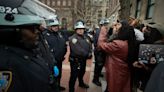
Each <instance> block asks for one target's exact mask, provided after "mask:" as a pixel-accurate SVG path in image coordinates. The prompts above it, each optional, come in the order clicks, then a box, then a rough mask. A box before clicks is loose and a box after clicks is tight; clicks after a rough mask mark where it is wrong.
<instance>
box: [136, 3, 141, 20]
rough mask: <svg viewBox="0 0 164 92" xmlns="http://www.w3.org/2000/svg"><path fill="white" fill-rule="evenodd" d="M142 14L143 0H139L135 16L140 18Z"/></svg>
mask: <svg viewBox="0 0 164 92" xmlns="http://www.w3.org/2000/svg"><path fill="white" fill-rule="evenodd" d="M140 14H141V0H137V6H136V14H135V17H136V18H139V17H140Z"/></svg>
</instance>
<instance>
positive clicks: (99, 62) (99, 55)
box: [92, 18, 109, 86]
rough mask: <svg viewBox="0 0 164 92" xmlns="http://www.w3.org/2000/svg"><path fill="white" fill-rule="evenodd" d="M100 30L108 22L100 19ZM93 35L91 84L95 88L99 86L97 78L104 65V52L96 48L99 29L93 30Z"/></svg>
mask: <svg viewBox="0 0 164 92" xmlns="http://www.w3.org/2000/svg"><path fill="white" fill-rule="evenodd" d="M99 24H100V28H101V26H103V25H108V24H109V20H108V19H106V18H102V19H101V20H100V23H99ZM95 31H96V32H95V35H94V55H95V68H94V77H93V80H92V82H93V83H94V84H96V85H97V86H101V82H100V81H99V77H100V75H101V71H102V68H103V66H104V63H105V52H103V51H101V50H99V49H98V48H97V41H98V37H99V33H100V29H98V28H97V29H96V30H95Z"/></svg>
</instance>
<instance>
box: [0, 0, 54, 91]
mask: <svg viewBox="0 0 164 92" xmlns="http://www.w3.org/2000/svg"><path fill="white" fill-rule="evenodd" d="M0 2H1V3H0V7H1V10H3V11H1V12H0V20H1V21H0V92H52V89H51V86H50V74H51V71H50V69H49V66H48V65H47V64H46V61H45V60H44V59H43V58H42V57H40V56H37V55H36V54H35V53H34V51H33V49H36V47H37V44H38V28H39V25H40V23H41V20H42V18H40V17H37V16H34V15H27V14H26V13H25V12H24V13H23V14H22V12H20V11H18V7H19V9H20V8H21V9H22V8H23V7H21V4H22V3H23V2H24V1H22V0H17V2H16V1H11V0H5V1H4V0H0ZM24 11H26V12H27V11H29V10H28V9H27V8H26V9H24Z"/></svg>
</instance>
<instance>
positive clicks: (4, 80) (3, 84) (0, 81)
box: [0, 71, 12, 92]
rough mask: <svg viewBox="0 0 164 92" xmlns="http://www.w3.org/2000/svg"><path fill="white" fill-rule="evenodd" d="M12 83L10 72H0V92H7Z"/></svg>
mask: <svg viewBox="0 0 164 92" xmlns="http://www.w3.org/2000/svg"><path fill="white" fill-rule="evenodd" d="M11 82H12V72H11V71H0V92H7V90H8V88H9V87H10V84H11Z"/></svg>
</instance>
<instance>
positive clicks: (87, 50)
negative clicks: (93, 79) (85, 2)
mask: <svg viewBox="0 0 164 92" xmlns="http://www.w3.org/2000/svg"><path fill="white" fill-rule="evenodd" d="M74 29H75V34H74V35H73V36H71V37H70V38H69V45H70V66H71V76H70V80H69V92H74V86H75V82H76V79H77V77H78V80H79V86H80V87H82V88H89V86H88V85H87V84H85V83H84V81H83V76H84V74H85V68H86V60H87V58H89V57H91V45H90V44H91V43H90V41H89V39H88V38H87V37H86V36H85V35H84V30H85V26H84V24H83V23H82V22H81V21H78V22H77V23H76V24H75V26H74Z"/></svg>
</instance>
